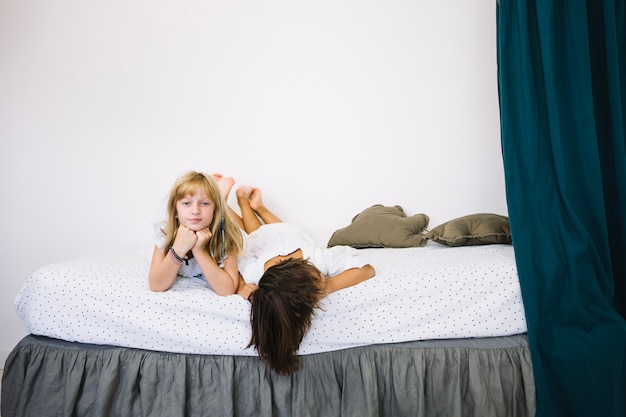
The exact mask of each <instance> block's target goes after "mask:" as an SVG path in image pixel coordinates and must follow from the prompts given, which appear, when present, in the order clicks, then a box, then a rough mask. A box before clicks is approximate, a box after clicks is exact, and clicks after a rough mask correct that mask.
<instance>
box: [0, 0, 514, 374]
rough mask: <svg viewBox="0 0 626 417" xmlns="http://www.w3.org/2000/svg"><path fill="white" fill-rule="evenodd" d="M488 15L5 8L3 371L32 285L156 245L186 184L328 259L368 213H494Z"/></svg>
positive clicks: (0, 12)
mask: <svg viewBox="0 0 626 417" xmlns="http://www.w3.org/2000/svg"><path fill="white" fill-rule="evenodd" d="M495 30H496V29H495V2H493V1H486V0H451V1H445V2H443V1H438V0H406V1H399V0H391V1H382V0H379V1H373V0H365V1H363V0H315V1H311V0H309V1H293V0H265V1H247V0H202V1H200V0H176V1H173V0H158V1H147V0H144V1H142V0H123V1H122V0H109V1H106V2H104V1H101V2H89V1H82V0H80V1H79V0H45V1H44V0H24V1H19V2H18V1H0V139H1V141H2V142H1V154H0V174H1V178H0V187H1V188H0V195H2V205H1V207H0V210H1V213H0V221H1V222H2V224H1V230H2V231H3V234H4V238H3V239H2V240H1V243H0V245H1V247H0V259H2V275H1V277H0V354H1V355H3V356H2V357H1V359H2V363H4V358H6V355H7V354H8V352H9V351H10V350H11V349H12V348H13V346H14V345H15V344H16V343H17V342H18V341H19V339H20V338H21V337H23V336H24V335H26V330H25V328H24V326H23V324H22V322H21V321H20V319H19V318H18V317H17V315H16V313H15V311H14V308H13V298H14V296H15V295H16V294H17V292H18V291H19V289H20V287H21V286H22V284H23V283H24V281H25V280H26V279H27V278H28V276H29V275H30V274H32V273H33V272H34V271H35V270H36V269H37V268H39V267H41V266H43V265H46V264H48V263H52V262H58V261H63V260H67V259H71V258H75V257H79V256H83V255H88V254H92V253H97V252H102V251H106V252H111V251H118V250H131V249H133V248H135V247H137V246H139V245H143V244H146V243H150V242H151V240H150V239H151V228H150V225H151V223H152V222H154V221H156V220H159V219H160V218H161V215H162V210H163V202H164V199H165V197H166V194H167V192H168V189H169V187H170V186H171V184H172V182H173V181H174V179H175V177H176V176H177V175H178V174H179V173H181V172H182V171H183V170H186V169H197V170H204V171H207V172H222V173H224V174H228V175H233V176H235V177H236V178H237V180H238V183H239V184H254V185H258V186H260V187H261V188H262V189H263V190H264V193H265V194H264V195H265V201H266V203H268V204H269V205H271V206H272V208H274V209H275V211H276V212H277V213H278V214H279V215H280V216H282V217H283V218H284V219H285V220H289V221H293V222H295V223H297V224H300V225H302V226H304V227H306V228H308V229H310V230H311V231H313V232H314V233H315V235H316V236H317V237H318V238H319V240H320V241H322V242H324V243H325V242H326V241H327V240H328V238H329V237H330V234H331V233H332V231H334V230H335V229H337V228H339V227H343V226H345V225H347V224H348V223H349V222H350V220H351V219H352V217H353V216H354V215H355V214H356V213H358V212H359V211H361V210H362V209H364V208H366V207H369V206H370V205H372V204H376V203H381V204H387V205H394V204H399V205H401V206H402V207H404V209H405V211H406V212H407V213H408V214H409V215H411V214H416V213H426V214H428V215H429V216H430V217H431V226H433V227H434V226H436V225H437V224H438V223H440V222H442V221H445V220H448V219H451V218H454V217H457V216H460V215H464V214H470V213H475V212H482V211H488V212H496V213H501V214H506V202H505V194H504V175H503V169H502V162H501V154H500V133H499V120H498V117H499V115H498V101H497V84H496V43H495Z"/></svg>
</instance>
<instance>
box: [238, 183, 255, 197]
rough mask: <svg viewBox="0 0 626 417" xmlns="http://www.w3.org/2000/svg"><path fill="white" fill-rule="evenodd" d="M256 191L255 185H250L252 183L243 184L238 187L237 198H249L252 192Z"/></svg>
mask: <svg viewBox="0 0 626 417" xmlns="http://www.w3.org/2000/svg"><path fill="white" fill-rule="evenodd" d="M253 191H254V187H252V186H250V185H243V186H241V187H239V188H237V192H236V194H237V199H242V198H243V199H246V200H249V199H250V196H251V195H252V192H253Z"/></svg>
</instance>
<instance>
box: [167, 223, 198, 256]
mask: <svg viewBox="0 0 626 417" xmlns="http://www.w3.org/2000/svg"><path fill="white" fill-rule="evenodd" d="M197 242H198V236H197V235H196V232H194V231H193V230H191V229H189V228H187V227H185V226H183V225H181V226H179V227H178V232H176V239H175V240H174V244H173V246H176V247H175V248H174V250H176V252H177V253H178V254H180V256H183V255H184V254H187V252H189V251H190V250H191V249H192V248H194V247H195V245H196V244H197Z"/></svg>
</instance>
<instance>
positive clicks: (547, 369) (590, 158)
mask: <svg viewBox="0 0 626 417" xmlns="http://www.w3.org/2000/svg"><path fill="white" fill-rule="evenodd" d="M625 20H626V16H625V8H624V1H623V0H622V1H616V0H612V1H611V0H588V1H584V0H568V1H550V0H545V1H539V0H536V1H513V0H500V1H499V2H498V5H497V25H498V26H497V30H498V37H497V41H498V83H499V86H498V87H499V94H500V113H501V130H502V150H503V162H504V169H505V179H506V195H507V204H508V209H509V218H510V222H511V230H512V234H513V244H514V247H515V252H516V258H517V264H518V273H519V278H520V284H521V287H522V296H523V299H524V307H525V310H526V316H527V324H528V334H529V343H530V348H531V352H532V358H533V367H534V372H535V379H536V385H537V401H538V404H537V405H538V407H537V416H626V320H625V317H626V243H625V242H626V239H625V238H626V221H625V218H626V146H625V143H626V140H625V126H624V120H626V45H625V42H626V40H625V35H626V33H625V29H624V28H625Z"/></svg>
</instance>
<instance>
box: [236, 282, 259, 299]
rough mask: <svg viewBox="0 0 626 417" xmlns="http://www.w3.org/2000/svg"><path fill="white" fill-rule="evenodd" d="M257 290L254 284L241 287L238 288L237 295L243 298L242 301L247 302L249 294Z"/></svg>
mask: <svg viewBox="0 0 626 417" xmlns="http://www.w3.org/2000/svg"><path fill="white" fill-rule="evenodd" d="M256 289H257V286H256V284H246V285H244V286H243V287H239V290H238V291H237V294H239V295H240V296H241V297H243V299H244V300H248V299H249V298H250V294H252V293H253V292H255V291H256Z"/></svg>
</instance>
